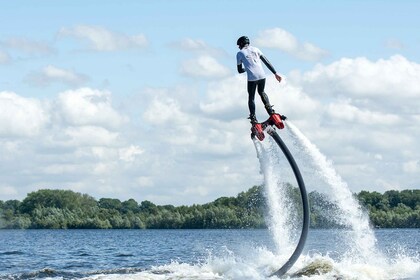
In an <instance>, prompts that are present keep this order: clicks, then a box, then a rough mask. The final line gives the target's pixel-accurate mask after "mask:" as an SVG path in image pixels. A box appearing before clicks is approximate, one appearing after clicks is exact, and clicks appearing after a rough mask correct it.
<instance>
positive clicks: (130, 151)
mask: <svg viewBox="0 0 420 280" xmlns="http://www.w3.org/2000/svg"><path fill="white" fill-rule="evenodd" d="M142 153H144V150H142V149H141V148H140V147H139V146H135V145H130V146H129V147H124V148H121V149H120V150H119V155H120V159H121V160H123V161H126V162H133V161H134V160H135V158H136V157H137V155H141V154H142Z"/></svg>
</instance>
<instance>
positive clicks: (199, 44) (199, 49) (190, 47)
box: [170, 38, 228, 57]
mask: <svg viewBox="0 0 420 280" xmlns="http://www.w3.org/2000/svg"><path fill="white" fill-rule="evenodd" d="M170 46H171V47H174V48H176V49H178V50H181V51H185V52H188V53H191V52H194V53H196V54H199V55H207V56H215V57H219V56H228V54H227V53H226V51H225V50H223V49H220V48H215V47H212V46H209V45H208V44H207V43H206V42H204V41H203V40H199V39H192V38H184V39H183V40H180V41H177V42H174V43H172V44H170Z"/></svg>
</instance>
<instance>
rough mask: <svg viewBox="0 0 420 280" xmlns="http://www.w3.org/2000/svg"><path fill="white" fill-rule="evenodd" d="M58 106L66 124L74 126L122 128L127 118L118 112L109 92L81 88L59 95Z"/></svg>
mask: <svg viewBox="0 0 420 280" xmlns="http://www.w3.org/2000/svg"><path fill="white" fill-rule="evenodd" d="M56 106H57V109H58V112H59V113H60V114H61V117H62V118H63V119H64V121H65V122H66V123H68V124H69V125H74V126H103V127H105V128H108V129H115V128H118V127H120V126H121V125H122V124H124V123H125V122H126V121H127V117H125V116H124V115H123V114H120V113H119V112H117V111H116V110H115V109H114V108H113V107H112V104H111V94H110V93H109V92H107V91H100V90H94V89H90V88H80V89H77V90H69V91H65V92H62V93H60V94H59V96H58V98H57V101H56Z"/></svg>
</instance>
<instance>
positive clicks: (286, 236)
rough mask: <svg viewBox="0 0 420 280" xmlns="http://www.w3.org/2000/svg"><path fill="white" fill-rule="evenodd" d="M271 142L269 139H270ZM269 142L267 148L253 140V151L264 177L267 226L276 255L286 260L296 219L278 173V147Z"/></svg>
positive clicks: (283, 182) (291, 247)
mask: <svg viewBox="0 0 420 280" xmlns="http://www.w3.org/2000/svg"><path fill="white" fill-rule="evenodd" d="M270 140H271V139H270ZM270 140H269V143H268V146H267V145H263V143H262V142H259V141H258V140H255V139H254V145H255V149H256V151H257V156H258V159H259V161H260V165H261V173H262V174H263V176H264V186H265V188H264V191H265V196H266V200H267V204H268V206H269V207H268V218H267V224H268V226H269V230H270V232H271V234H272V236H273V240H274V242H275V244H276V249H277V253H280V252H281V253H282V254H281V255H282V256H283V257H284V258H286V257H287V255H290V253H291V252H292V251H293V249H294V247H293V245H292V244H293V242H292V241H293V238H294V237H295V234H294V231H293V230H294V228H295V226H296V219H294V217H295V215H294V213H295V211H293V210H294V208H293V204H292V203H291V201H290V198H289V195H288V194H287V188H286V183H285V180H284V179H285V178H284V176H285V174H283V173H281V172H278V171H279V170H283V168H279V162H280V160H279V159H280V155H279V153H278V147H277V146H275V145H274V143H272V142H271V141H270Z"/></svg>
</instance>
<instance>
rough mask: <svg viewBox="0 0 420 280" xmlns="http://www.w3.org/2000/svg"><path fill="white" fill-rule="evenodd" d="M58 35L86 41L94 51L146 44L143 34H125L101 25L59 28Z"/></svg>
mask: <svg viewBox="0 0 420 280" xmlns="http://www.w3.org/2000/svg"><path fill="white" fill-rule="evenodd" d="M58 36H59V37H60V38H62V37H73V38H76V39H80V40H83V41H87V42H88V48H89V49H91V50H95V51H117V50H126V49H137V48H144V47H146V46H147V45H148V41H147V38H146V36H145V35H143V34H138V35H133V36H129V35H125V34H122V33H117V32H112V31H110V30H108V29H106V28H104V27H101V26H91V25H77V26H75V27H72V28H61V30H60V31H59V32H58Z"/></svg>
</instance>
